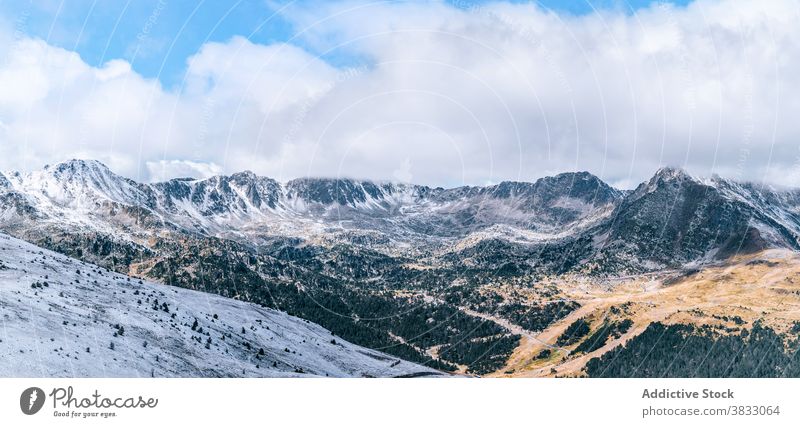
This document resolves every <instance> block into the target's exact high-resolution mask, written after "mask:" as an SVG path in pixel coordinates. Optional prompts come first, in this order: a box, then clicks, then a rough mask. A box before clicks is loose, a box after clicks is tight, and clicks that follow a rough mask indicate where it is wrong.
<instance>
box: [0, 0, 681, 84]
mask: <svg viewBox="0 0 800 427" xmlns="http://www.w3.org/2000/svg"><path fill="white" fill-rule="evenodd" d="M687 1H688V0H677V1H672V2H671V3H676V4H685V3H687ZM300 3H303V4H306V5H308V4H310V3H312V2H309V1H305V2H303V1H302V0H301V1H300ZM452 3H455V4H457V5H463V4H464V2H463V1H457V2H452ZM478 3H482V2H481V1H475V2H470V4H478ZM515 3H522V2H519V1H517V2H515ZM536 3H537V4H539V5H540V6H541V7H543V8H547V9H552V10H556V11H558V12H559V13H569V14H585V13H590V12H592V11H593V10H595V9H605V10H608V9H611V10H617V11H625V12H631V11H634V10H636V9H638V8H641V7H645V6H648V5H650V4H652V3H654V2H653V1H652V0H591V1H589V0H543V1H538V2H536ZM283 4H285V2H271V1H267V0H237V1H233V0H230V1H216V0H200V1H173V0H125V1H123V0H119V1H101V0H70V1H68V2H67V1H61V0H39V1H24V0H22V1H20V0H0V18H2V19H3V20H4V21H6V22H7V23H10V24H11V25H13V26H14V27H15V29H16V30H17V31H21V32H22V33H25V34H27V35H29V36H33V37H38V38H41V39H44V40H46V41H48V43H49V44H51V45H55V46H59V47H62V48H65V49H68V50H74V51H76V52H78V53H79V54H80V56H81V58H82V59H83V60H84V61H86V62H87V63H88V64H90V65H93V66H100V65H102V64H103V63H105V62H106V61H108V60H110V59H117V58H122V59H126V60H128V61H129V62H131V63H132V66H133V69H134V70H135V71H137V72H138V73H140V74H141V75H143V76H145V77H157V78H158V79H159V80H160V81H161V82H162V84H164V86H166V87H172V86H174V85H175V84H177V83H180V81H181V77H182V75H183V72H184V70H185V68H186V60H187V58H189V57H190V56H191V55H192V54H194V53H196V52H197V51H198V49H199V48H200V47H201V46H202V45H203V44H204V43H206V42H209V41H227V40H229V39H230V38H231V37H233V36H237V35H238V36H244V37H246V38H248V39H250V40H251V41H253V42H255V43H260V44H269V43H273V42H280V41H289V40H291V41H292V42H293V43H294V44H297V45H300V46H301V47H304V48H308V49H309V50H313V49H312V48H311V47H308V46H305V45H303V41H302V40H299V39H293V37H294V36H295V31H294V28H292V25H291V24H290V23H289V22H286V20H285V19H283V18H282V17H281V16H280V14H277V13H275V11H276V10H277V9H278V8H280V7H281V6H282V5H283ZM336 55H340V56H336ZM336 55H334V56H331V57H326V58H325V59H326V60H328V61H329V62H331V63H333V64H337V63H342V62H347V61H348V60H350V58H347V57H344V56H341V53H337V54H336Z"/></svg>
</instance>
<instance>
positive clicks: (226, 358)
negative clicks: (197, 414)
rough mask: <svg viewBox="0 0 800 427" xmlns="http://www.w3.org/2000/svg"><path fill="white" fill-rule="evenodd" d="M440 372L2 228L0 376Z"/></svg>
mask: <svg viewBox="0 0 800 427" xmlns="http://www.w3.org/2000/svg"><path fill="white" fill-rule="evenodd" d="M195 319H196V320H197V325H196V326H195V327H194V328H193V324H194V322H195ZM121 331H122V333H120V332H121ZM261 350H263V351H261ZM438 374H439V373H438V372H437V371H435V370H433V369H429V368H426V367H423V366H419V365H415V364H412V363H409V362H405V361H402V360H399V359H397V358H395V357H392V356H389V355H386V354H384V353H381V352H378V351H373V350H369V349H365V348H363V347H359V346H356V345H354V344H351V343H348V342H345V341H343V340H341V339H339V338H338V337H335V336H333V335H332V334H331V333H330V332H329V331H328V330H326V329H324V328H322V327H321V326H319V325H316V324H313V323H310V322H308V321H305V320H303V319H299V318H296V317H293V316H289V315H287V314H286V313H282V312H278V311H275V310H270V309H266V308H263V307H260V306H257V305H254V304H250V303H245V302H241V301H236V300H233V299H229V298H224V297H220V296H217V295H211V294H206V293H202V292H195V291H191V290H187V289H181V288H175V287H170V286H166V285H160V284H155V283H149V282H140V281H139V280H138V279H133V278H129V277H127V276H123V275H120V274H116V273H112V272H110V271H108V270H105V269H103V268H100V267H97V266H94V265H91V264H86V263H83V262H80V261H77V260H74V259H71V258H68V257H65V256H63V255H60V254H57V253H54V252H51V251H48V250H44V249H41V248H39V247H37V246H33V245H31V244H29V243H26V242H23V241H21V240H18V239H14V238H12V237H9V236H7V235H5V234H0V377H149V376H155V377H239V376H246V377H282V376H310V375H313V376H326V375H328V376H332V377H351V376H376V377H389V376H400V375H412V376H416V375H438Z"/></svg>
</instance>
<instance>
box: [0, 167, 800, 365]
mask: <svg viewBox="0 0 800 427" xmlns="http://www.w3.org/2000/svg"><path fill="white" fill-rule="evenodd" d="M1 177H2V179H0V231H2V232H5V233H8V234H9V235H11V236H13V237H14V238H19V239H22V240H25V241H27V242H30V243H31V244H34V245H37V246H39V247H42V248H45V249H47V250H52V251H55V252H58V253H60V254H63V255H66V256H69V257H72V258H75V259H77V260H80V261H81V262H86V263H91V264H96V265H97V266H99V267H100V268H103V269H108V270H109V271H113V272H115V274H123V275H127V276H130V277H134V278H135V279H136V280H139V279H141V280H144V281H147V282H154V283H160V284H161V285H160V286H164V285H166V286H170V287H174V288H181V289H186V290H189V291H199V292H201V293H200V295H213V296H214V297H215V298H217V297H221V298H225V300H226V301H228V300H232V301H240V302H242V303H250V304H254V305H255V306H258V307H262V308H263V309H264V310H277V311H276V312H282V313H286V314H287V315H289V316H294V317H296V318H300V319H304V320H305V321H309V322H313V323H314V324H318V325H321V327H323V328H325V329H327V330H329V331H330V332H331V333H333V334H335V335H336V336H337V337H341V339H342V340H345V341H348V342H351V343H353V344H354V345H357V346H362V347H365V348H369V349H372V350H374V351H378V352H382V353H385V354H388V355H389V356H387V357H393V358H396V359H398V360H404V361H407V362H410V363H412V364H417V365H418V366H421V367H424V368H425V369H430V371H431V372H440V373H443V372H444V373H454V374H461V375H475V376H487V375H488V376H587V375H588V376H603V375H605V373H607V372H614V374H615V375H622V373H624V372H630V373H633V374H641V375H646V376H651V375H655V376H658V375H666V376H670V375H672V374H675V375H686V374H687V372H689V373H691V374H693V375H698V376H703V375H712V374H713V375H726V372H727V373H728V374H732V375H733V374H735V375H744V376H748V375H750V374H752V375H767V374H769V375H773V374H774V375H778V374H784V373H785V372H793V371H791V369H788V368H787V369H788V370H782V368H779V367H778V366H777V365H776V364H773V365H769V366H770V368H769V369H770V370H768V371H764V372H766V373H764V372H762V371H757V370H753V371H752V373H751V372H750V371H748V370H747V369H748V368H745V367H741V366H739V365H735V366H733V368H731V370H729V371H724V370H723V371H717V370H714V369H716V368H709V367H705V368H704V367H700V368H698V369H697V370H695V371H690V370H676V371H675V372H673V371H672V370H671V369H672V368H671V367H670V366H671V365H670V364H669V363H668V362H666V361H669V360H674V358H675V357H676V355H679V354H681V353H685V354H689V355H690V356H692V357H694V354H693V353H691V352H685V351H682V350H680V348H681V347H680V346H688V347H693V344H687V340H690V341H691V340H696V341H697V342H698V343H700V344H698V345H697V346H696V347H697V348H699V349H702V348H705V347H704V346H710V347H709V348H710V350H709V353H708V354H712V353H713V352H714V351H716V350H714V349H715V348H716V343H718V342H724V343H726V344H725V345H728V346H729V347H730V346H732V347H730V348H740V349H745V348H746V349H749V350H747V351H750V350H753V349H754V348H756V349H760V347H758V345H761V344H758V343H755V344H753V343H751V342H750V340H751V339H753V337H754V336H758V337H762V335H748V334H750V332H751V331H752V332H753V333H755V332H757V333H758V334H766V335H764V337H766V338H764V340H765V341H764V342H769V343H771V345H772V344H775V345H774V346H773V347H776V346H777V343H778V342H780V343H782V344H781V348H780V351H779V352H778V351H777V350H776V349H773V348H770V349H768V351H767V350H765V351H767V352H766V353H765V354H767V355H769V357H770V360H779V359H780V360H784V359H786V358H789V359H791V357H790V355H791V350H792V349H793V348H795V347H794V346H796V341H797V340H796V336H797V333H798V332H800V327H798V328H797V329H798V330H795V326H794V323H793V322H794V321H796V320H800V319H796V318H795V317H796V308H795V304H796V303H798V301H800V300H798V298H799V297H798V294H797V292H796V290H795V289H794V288H793V287H792V285H793V283H794V282H793V281H794V280H795V279H794V276H793V275H794V274H795V273H794V272H795V267H796V264H797V262H798V261H797V254H798V252H797V251H798V249H800V192H799V191H797V190H787V189H775V188H769V187H763V186H757V185H754V184H747V183H736V182H732V181H727V180H724V179H722V178H719V177H714V178H711V179H704V178H695V177H692V176H690V175H688V174H687V173H685V172H684V171H681V170H678V169H672V168H664V169H661V170H659V171H658V172H656V174H655V175H654V176H653V177H652V178H651V179H650V180H648V181H646V182H644V183H642V184H641V185H639V186H638V187H637V188H636V189H634V190H617V189H614V188H612V187H610V186H608V185H607V184H605V183H604V182H603V181H602V180H600V179H599V178H597V177H595V176H593V175H591V174H588V173H586V172H574V173H564V174H559V175H557V176H553V177H545V178H542V179H540V180H538V181H536V182H533V183H524V182H503V183H500V184H497V185H492V186H486V187H458V188H451V189H443V188H431V187H426V186H419V185H412V184H397V183H373V182H370V181H358V180H352V179H344V178H342V179H327V178H301V179H296V180H292V181H289V182H286V183H279V182H277V181H275V180H272V179H270V178H266V177H259V176H257V175H255V174H253V173H251V172H241V173H237V174H233V175H230V176H216V177H212V178H208V179H190V178H186V179H174V180H171V181H167V182H161V183H138V182H135V181H133V180H130V179H128V178H124V177H121V176H119V175H116V174H114V173H113V172H112V171H111V170H110V169H109V168H107V167H106V166H105V165H103V164H101V163H99V162H96V161H90V160H71V161H67V162H64V163H60V164H58V165H52V166H47V167H45V168H44V169H42V170H40V171H34V172H30V173H27V174H21V173H17V172H4V173H3V174H2V176H1ZM0 255H2V254H0ZM659 328H661V329H659ZM565 331H570V332H569V334H566V335H565V334H564V333H565ZM654 331H655V332H654ZM656 332H658V334H661V335H664V336H666V337H668V338H669V339H668V340H665V341H664V342H665V343H667V344H669V345H678V346H679V347H678V348H675V347H674V346H673V347H664V348H661V347H658V346H660V345H662V343H661V341H660V340H659V339H658V337H659V336H661V335H658V334H656V335H655V337H656V338H655V339H656V341H655V342H654V343H653V342H650V341H647V340H650V339H651V338H652V336H653V334H654V333H656ZM760 342H761V341H759V343H760ZM627 345H631V346H632V347H631V349H627V347H625V346H627ZM621 346H622V347H621ZM642 346H645V347H648V348H658V352H659V354H658V357H657V358H655V359H657V360H655V362H653V365H652V366H649V365H643V366H642V367H641V368H642V369H641V370H639V369H638V368H636V369H631V368H630V367H628V366H627V365H624V364H621V363H622V362H623V361H624V362H625V363H630V360H631V358H630V357H629V354H634V353H635V354H638V353H636V352H637V351H639V350H640V347H642ZM754 346H755V347H754ZM730 348H728V350H730ZM761 350H763V349H760V350H759V351H761ZM698 351H699V350H698ZM753 351H755V350H753ZM690 353H691V354H690ZM779 353H780V354H779ZM742 354H749V353H747V352H746V351H744V350H742ZM612 356H613V358H612ZM637 357H638V358H639V359H642V357H641V355H637ZM753 357H756V356H753ZM670 358H672V359H670ZM643 360H647V358H644V359H643ZM747 360H748V362H747V363H750V362H749V360H750V359H747ZM407 362H403V363H407ZM702 362H703V360H702V358H701V359H700V360H699V361H698V360H695V359H691V360H683V361H681V364H680V365H681V366H683V365H687V366H688V365H690V364H694V365H698V364H700V365H702ZM661 363H666V365H664V366H662V365H661ZM775 363H778V362H775ZM781 363H783V362H781ZM742 366H744V365H742ZM734 368H735V369H734ZM687 369H688V368H687ZM758 369H762V368H761V366H760V365H759V366H758ZM226 372H228V373H227V374H224V375H228V374H230V372H229V371H226ZM366 375H372V374H371V373H366Z"/></svg>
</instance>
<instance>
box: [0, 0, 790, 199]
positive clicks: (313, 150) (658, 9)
mask: <svg viewBox="0 0 800 427" xmlns="http://www.w3.org/2000/svg"><path fill="white" fill-rule="evenodd" d="M286 17H287V18H288V19H290V20H292V21H293V22H294V23H295V24H296V26H297V31H298V37H299V40H300V41H302V45H303V46H311V47H312V49H313V50H314V51H315V52H317V53H324V55H322V56H321V57H323V58H332V57H333V58H340V59H341V58H343V57H348V58H361V59H363V60H364V62H365V63H366V67H360V68H353V69H345V68H342V67H340V66H339V67H337V66H334V65H332V64H331V63H329V62H327V61H325V60H322V59H320V57H317V56H316V55H314V54H311V53H309V52H308V51H306V50H304V49H302V48H300V47H298V46H299V45H300V44H299V43H295V44H294V45H293V44H284V43H279V44H272V45H266V46H265V45H257V44H254V43H251V42H249V41H247V40H245V39H243V38H234V39H232V40H230V41H229V42H227V43H209V44H206V45H205V46H204V47H203V48H202V49H201V50H200V51H199V52H198V53H197V54H196V55H195V56H193V57H192V58H190V59H189V60H188V64H187V71H186V76H185V81H184V83H185V85H184V86H182V87H181V88H179V89H176V90H165V89H164V88H162V87H161V86H160V85H159V84H158V82H156V81H153V80H148V79H145V78H142V77H141V76H140V75H138V74H137V73H135V72H134V71H132V70H131V67H130V65H129V64H128V63H127V62H125V61H120V60H115V61H111V62H109V63H107V64H106V65H104V66H103V67H100V68H93V67H90V66H88V65H87V64H85V63H84V62H83V61H81V60H80V58H79V57H78V56H77V55H76V54H75V53H72V52H68V51H65V50H62V49H58V48H55V47H53V46H49V45H47V44H46V43H44V42H42V41H38V40H29V39H23V40H18V41H16V42H13V43H11V42H9V43H6V44H7V45H12V44H13V45H14V47H13V48H12V47H9V46H5V47H0V54H2V56H0V58H4V59H2V60H0V82H2V85H3V88H2V90H0V123H2V124H3V126H0V168H2V169H26V168H37V167H40V166H41V165H42V164H45V163H52V162H56V161H59V160H63V159H65V158H70V157H76V156H77V157H92V158H97V159H99V160H102V161H105V162H108V163H109V165H110V166H111V167H112V168H113V169H115V170H117V171H119V172H121V173H124V174H126V175H128V176H131V177H133V178H139V179H162V178H165V177H170V176H183V175H186V174H194V175H196V176H204V175H208V174H210V173H218V172H225V173H230V172H235V171H238V170H243V169H250V170H253V171H255V172H257V173H260V174H264V175H269V176H273V177H276V178H278V179H288V178H292V177H296V176H302V175H315V176H320V175H341V176H355V177H366V178H374V179H389V180H392V179H398V178H397V176H398V171H401V175H402V179H403V180H405V179H411V180H413V181H414V182H419V183H426V184H432V185H458V184H461V183H471V184H480V183H483V182H487V181H500V180H503V179H518V180H531V179H535V178H536V177H539V176H542V175H547V174H552V173H557V172H562V171H565V170H589V171H591V172H593V173H596V174H598V175H600V176H602V177H603V178H605V179H607V180H609V181H610V182H615V183H625V185H631V183H635V182H638V181H640V180H643V179H645V178H647V177H648V176H649V175H650V174H651V173H652V172H653V170H654V169H655V168H656V167H658V166H660V165H664V164H671V165H678V166H685V167H687V168H688V169H690V171H692V172H693V173H696V174H700V175H710V174H712V173H719V174H721V175H723V176H729V177H733V178H738V179H749V180H755V181H760V180H761V179H764V178H766V179H767V180H769V181H770V182H775V183H780V184H785V185H797V183H796V182H794V181H795V179H796V177H797V176H798V175H800V161H798V153H799V152H800V150H798V144H800V138H798V136H799V135H800V121H798V120H797V119H796V118H795V117H794V116H796V112H797V111H800V109H799V108H798V107H800V105H798V104H799V103H800V96H798V95H800V80H799V79H800V77H798V73H797V72H796V71H797V70H798V69H800V44H798V43H797V40H800V27H798V26H797V25H795V23H796V22H797V20H798V18H800V6H798V4H797V3H796V2H792V1H788V0H787V1H772V2H751V1H744V0H727V1H715V0H700V1H697V2H695V3H692V4H691V5H690V6H688V7H687V8H678V7H672V6H662V5H656V6H653V7H651V8H649V9H643V10H640V11H638V12H637V13H636V14H634V15H624V14H620V13H616V12H608V11H607V12H600V13H596V14H590V15H587V16H581V17H575V16H567V15H557V14H554V13H551V12H546V11H543V10H541V9H538V8H537V7H535V6H532V5H520V4H507V3H496V4H491V5H484V6H479V7H471V6H470V5H469V4H464V5H463V7H461V8H458V7H453V6H448V5H446V4H444V3H416V2H408V3H382V2H381V3H358V2H353V3H341V2H337V3H336V4H330V3H324V2H319V3H316V4H313V5H312V6H308V4H307V3H306V6H298V7H295V8H289V9H287V11H286ZM0 40H8V37H0ZM3 43H5V42H3ZM338 62H341V61H338Z"/></svg>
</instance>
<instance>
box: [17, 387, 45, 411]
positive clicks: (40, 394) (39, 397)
mask: <svg viewBox="0 0 800 427" xmlns="http://www.w3.org/2000/svg"><path fill="white" fill-rule="evenodd" d="M42 406H44V390H42V389H40V388H39V387H30V388H27V389H25V391H23V392H22V395H20V396H19V409H22V413H24V414H25V415H33V414H35V413H37V412H39V410H40V409H42Z"/></svg>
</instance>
